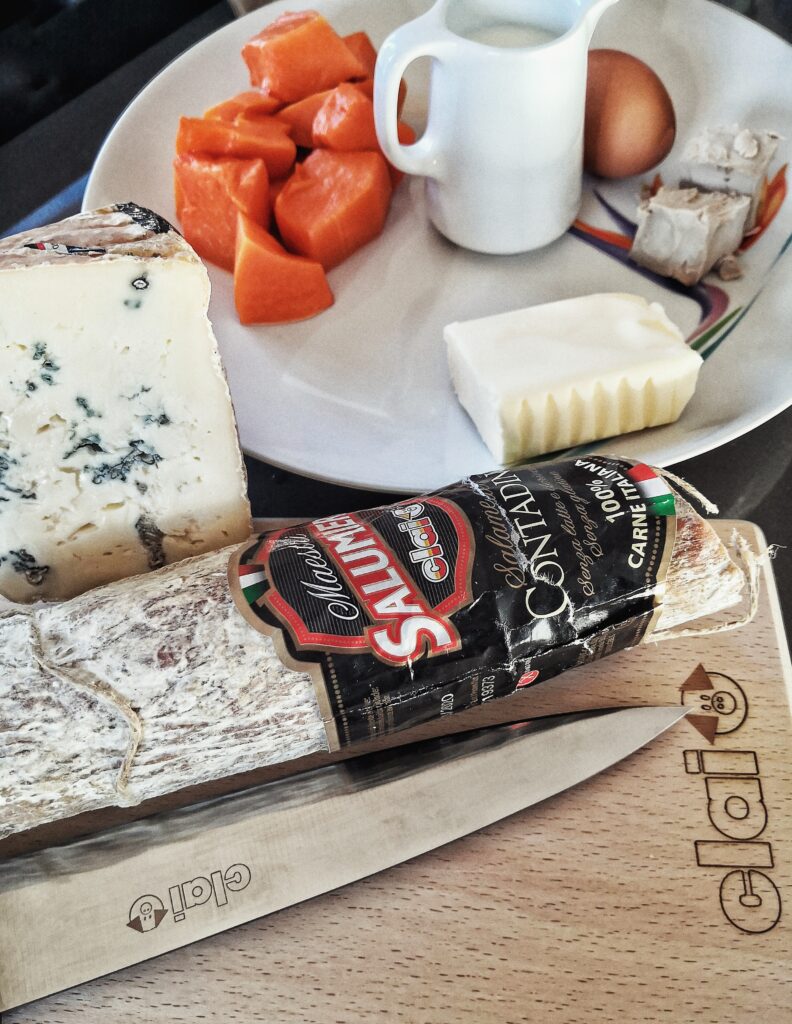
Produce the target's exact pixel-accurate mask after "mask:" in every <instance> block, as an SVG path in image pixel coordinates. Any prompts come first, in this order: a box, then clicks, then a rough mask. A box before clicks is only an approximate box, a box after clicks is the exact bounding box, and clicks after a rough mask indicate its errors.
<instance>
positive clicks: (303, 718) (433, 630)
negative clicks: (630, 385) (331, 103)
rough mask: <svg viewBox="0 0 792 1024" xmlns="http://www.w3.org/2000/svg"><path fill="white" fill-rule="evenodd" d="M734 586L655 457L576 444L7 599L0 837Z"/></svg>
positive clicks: (311, 743)
mask: <svg viewBox="0 0 792 1024" xmlns="http://www.w3.org/2000/svg"><path fill="white" fill-rule="evenodd" d="M744 584H745V580H744V576H743V573H742V571H741V570H740V569H739V568H738V567H737V566H736V565H735V564H734V563H733V562H732V561H731V559H730V558H729V555H728V553H727V551H726V549H725V548H724V546H723V544H722V543H721V542H720V540H719V539H718V537H717V535H716V534H715V532H714V531H713V530H712V528H711V527H710V526H709V524H708V523H707V522H706V521H704V520H703V519H702V518H701V517H700V516H699V515H698V514H697V513H696V512H695V511H694V510H693V509H692V508H691V506H690V505H689V504H688V502H687V501H685V500H684V499H683V498H682V497H681V496H680V495H679V494H678V493H675V491H674V490H672V489H671V488H670V487H669V486H668V485H667V484H666V483H665V481H664V480H663V478H662V475H661V474H660V473H659V471H652V470H650V469H649V468H648V467H642V466H640V465H635V464H633V463H630V462H626V461H625V460H615V459H606V458H604V457H601V456H590V457H587V458H580V459H573V460H567V461H564V462H559V463H549V464H548V463H546V464H540V465H539V466H534V467H526V468H524V469H520V470H504V471H502V472H499V473H489V474H483V475H482V476H479V477H473V478H469V479H467V480H465V481H461V482H460V483H458V484H456V485H454V486H453V487H450V488H445V489H443V490H442V491H440V492H437V493H435V494H433V495H428V496H424V497H421V498H417V499H407V500H405V501H402V502H399V503H397V504H396V505H393V506H389V507H387V508H382V509H374V510H368V511H366V512H362V513H357V514H354V515H349V516H334V517H326V518H325V519H323V520H318V521H316V522H315V523H312V524H308V525H307V526H304V527H294V528H291V529H289V530H285V531H278V532H277V533H273V534H267V535H262V536H261V537H259V538H255V539H252V540H251V541H250V542H248V543H247V544H246V545H245V546H244V547H243V548H241V549H239V548H238V547H231V548H226V549H223V550H220V551H215V552H211V553H208V554H203V555H199V556H197V557H195V558H191V559H188V560H185V561H182V562H179V563H176V564H174V565H170V566H166V567H165V568H162V569H159V570H156V571H154V572H150V573H148V574H145V575H142V576H137V577H133V578H130V579H126V580H121V581H119V582H115V583H111V584H108V585H107V586H104V587H101V588H99V589H97V590H94V591H90V592H88V593H86V594H83V595H81V596H79V597H76V598H73V599H72V600H70V601H67V602H63V603H59V604H44V603H42V604H37V605H16V604H12V603H9V602H5V603H2V604H0V764H2V771H0V838H2V837H4V836H7V835H10V834H12V833H15V832H19V831H22V830H25V829H29V828H32V827H34V826H37V825H40V824H44V823H46V822H49V821H54V820H57V819H60V818H65V817H69V816H71V815H75V814H78V813H82V812H85V811H89V810H94V809H98V808H101V807H107V806H111V805H121V806H123V805H132V804H136V803H139V802H141V801H143V800H146V799H149V798H151V797H155V796H159V795H162V794H166V793H170V792H173V791H175V790H177V789H180V788H182V787H185V786H192V785H196V784H199V783H202V782H208V781H210V780H212V779H219V778H225V777H228V776H232V775H236V774H238V773H242V772H246V771H249V770H252V769H255V768H259V767H262V766H265V765H271V764H276V763H281V762H286V761H289V760H291V759H294V758H299V757H302V756H304V755H307V754H310V753H313V752H318V751H322V750H327V749H332V748H333V747H338V746H346V745H353V744H354V743H356V742H357V741H358V740H362V739H366V738H371V737H375V736H377V735H379V734H381V733H383V732H388V731H395V730H397V729H405V728H408V727H410V726H411V725H414V724H418V723H420V722H424V721H427V720H429V719H431V718H433V717H437V716H440V715H444V714H448V713H453V712H455V711H458V710H463V709H464V708H466V707H470V706H472V705H475V704H477V703H481V702H483V701H484V700H488V699H493V698H497V697H499V696H504V695H508V694H509V693H514V692H515V690H516V689H518V688H521V687H525V686H526V685H539V684H541V682H542V681H543V680H544V679H546V678H550V677H551V676H552V675H555V674H557V673H558V672H560V671H563V670H565V669H566V668H569V667H572V666H574V665H580V664H584V663H585V662H586V661H590V660H592V659H594V658H598V657H602V656H604V655H606V654H609V653H611V652H612V651H616V650H619V649H621V648H624V647H627V646H632V645H634V644H636V643H640V642H644V641H646V640H648V639H650V638H651V639H659V638H661V637H662V636H663V635H665V634H666V633H667V632H668V631H669V630H672V629H674V628H676V627H679V626H680V625H682V624H685V623H688V622H690V621H691V620H694V619H697V618H698V617H700V616H703V615H709V614H711V613H713V612H716V611H719V610H720V609H723V608H726V607H729V606H731V605H733V604H735V603H737V602H738V601H739V600H740V598H741V595H742V592H743V589H744Z"/></svg>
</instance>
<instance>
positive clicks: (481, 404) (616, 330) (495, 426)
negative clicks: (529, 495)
mask: <svg viewBox="0 0 792 1024" xmlns="http://www.w3.org/2000/svg"><path fill="white" fill-rule="evenodd" d="M445 340H446V343H447V349H448V362H449V367H450V370H451V378H452V380H453V383H454V387H455V389H456V392H457V395H458V396H459V400H460V402H461V403H462V405H463V406H464V408H465V409H466V410H467V412H468V414H469V415H470V418H471V419H472V420H473V422H474V423H475V425H476V427H477V428H478V431H479V433H480V434H481V436H482V438H483V439H484V442H485V443H486V445H487V447H488V448H489V449H490V451H491V452H492V454H493V456H494V457H495V459H496V460H497V461H498V462H500V463H510V462H516V461H517V460H519V459H524V458H528V457H530V456H534V455H543V454H545V453H546V452H553V451H558V450H560V449H562V448H569V447H572V446H573V445H578V444H584V443H586V442H588V441H596V440H600V439H601V438H606V437H613V436H615V435H616V434H624V433H627V432H629V431H632V430H642V429H643V428H644V427H654V426H658V425H659V424H661V423H671V422H673V421H674V420H676V419H678V418H679V416H680V415H681V413H682V410H683V409H684V408H685V406H686V405H687V403H688V401H689V399H690V397H691V396H692V394H693V391H694V389H695V386H696V379H697V377H698V372H699V368H700V367H701V357H700V356H699V355H697V353H695V352H693V351H692V350H691V349H689V348H688V346H687V345H686V344H685V341H684V338H683V337H682V334H681V332H680V331H679V329H678V328H677V327H676V326H675V325H674V324H673V323H672V322H671V321H670V320H669V318H668V317H667V316H666V314H665V312H664V311H663V308H662V307H661V306H660V305H659V304H658V303H656V302H652V303H649V302H647V301H646V300H645V299H642V298H640V297H639V296H637V295H623V294H602V295H588V296H584V297H581V298H576V299H565V300H563V301H561V302H550V303H547V304H545V305H541V306H531V307H529V308H527V309H519V310H515V311H514V312H511V313H501V314H498V315H496V316H490V317H484V318H482V319H480V320H468V321H466V322H464V323H453V324H449V325H448V326H447V327H446V328H445Z"/></svg>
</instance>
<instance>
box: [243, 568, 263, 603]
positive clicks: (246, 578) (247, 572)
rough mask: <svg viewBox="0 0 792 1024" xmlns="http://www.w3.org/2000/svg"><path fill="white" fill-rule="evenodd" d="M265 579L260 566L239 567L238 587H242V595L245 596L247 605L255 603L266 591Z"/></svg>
mask: <svg viewBox="0 0 792 1024" xmlns="http://www.w3.org/2000/svg"><path fill="white" fill-rule="evenodd" d="M266 579H267V574H266V573H265V572H264V571H263V570H262V568H261V566H260V565H255V564H253V565H240V566H239V585H240V587H242V593H243V594H244V595H245V600H246V601H247V603H248V604H253V602H254V601H257V600H258V599H259V598H260V597H261V595H262V594H263V593H264V591H265V590H266V589H267V588H266V586H265V583H266Z"/></svg>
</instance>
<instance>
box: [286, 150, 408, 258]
mask: <svg viewBox="0 0 792 1024" xmlns="http://www.w3.org/2000/svg"><path fill="white" fill-rule="evenodd" d="M391 191H392V186H391V180H390V175H389V174H388V165H387V163H386V162H385V158H384V157H383V156H382V155H381V154H380V153H376V152H355V153H339V152H335V151H332V150H328V149H317V150H314V152H313V153H311V155H310V156H309V157H308V158H307V159H306V160H304V161H303V163H301V164H298V165H297V167H296V168H295V170H294V174H292V176H291V178H290V179H289V181H288V182H287V184H286V185H285V186H284V188H283V191H282V192H281V193H280V195H279V196H278V198H277V200H276V201H275V220H276V222H277V225H278V228H279V230H280V234H281V238H282V239H283V241H284V244H285V245H286V246H287V247H288V248H289V249H291V250H293V251H294V252H297V253H300V254H301V255H303V256H308V257H310V258H311V259H315V260H318V261H319V263H321V264H322V266H323V267H324V268H325V270H329V269H330V268H331V267H335V266H337V265H338V264H339V263H341V261H342V260H344V259H346V258H347V256H349V255H351V254H352V253H353V252H355V250H356V249H359V248H360V247H361V246H363V245H365V244H366V243H367V242H370V241H371V240H372V239H373V238H376V236H377V235H379V233H380V232H381V231H382V229H383V227H384V225H385V218H386V217H387V214H388V207H389V205H390V197H391Z"/></svg>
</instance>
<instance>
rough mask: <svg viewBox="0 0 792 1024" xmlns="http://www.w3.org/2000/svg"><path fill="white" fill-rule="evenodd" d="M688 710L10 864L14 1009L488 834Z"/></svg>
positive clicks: (623, 717) (262, 798)
mask: <svg viewBox="0 0 792 1024" xmlns="http://www.w3.org/2000/svg"><path fill="white" fill-rule="evenodd" d="M684 714H685V709H684V708H681V707H642V708H620V709H616V710H607V711H599V712H588V713H582V714H573V715H559V716H554V717H549V718H542V719H537V720H534V721H531V722H525V723H518V724H515V725H506V726H496V727H494V728H490V729H483V730H478V731H476V732H473V733H463V734H459V735H456V736H450V737H444V738H442V739H437V740H429V741H425V742H423V743H420V744H415V745H414V746H412V747H401V748H398V749H396V750H389V751H385V752H383V753H378V754H369V755H366V756H365V757H361V758H358V759H355V760H352V761H346V762H343V763H341V764H335V765H330V766H327V767H323V768H318V769H315V770H314V771H311V772H306V773H304V774H302V775H299V776H293V777H291V778H286V779H280V780H278V781H276V782H270V783H266V784H264V785H262V786H258V787H256V788H255V789H252V790H248V791H246V792H243V793H240V794H236V795H232V796H225V797H221V798H218V799H216V800H211V801H207V802H206V803H204V804H199V805H197V806H194V807H190V808H187V809H184V810H181V811H176V812H173V813H170V814H163V815H158V816H155V817H152V818H149V819H144V820H143V821H139V822H135V823H133V824H131V825H127V826H123V827H121V828H117V829H113V830H110V831H108V832H106V833H102V834H99V835H97V836H92V837H89V838H85V839H81V840H77V841H75V842H72V843H69V844H67V845H65V846H60V847H55V848H51V849H47V850H42V851H39V852H37V853H33V854H29V855H27V856H23V857H19V858H17V859H15V860H12V861H9V862H7V863H5V864H4V865H3V867H2V875H1V876H0V1011H2V1010H7V1009H10V1008H11V1007H14V1006H18V1005H20V1004H22V1003H25V1002H29V1001H30V1000H33V999H37V998H40V997H42V996H44V995H48V994H50V993H53V992H57V991H59V990H61V989H63V988H67V987H70V986H72V985H76V984H79V983H80V982H83V981H87V980H89V979H91V978H96V977H99V976H101V975H103V974H107V973H109V972H111V971H114V970H117V969H119V968H121V967H126V966H129V965H131V964H134V963H138V962H140V961H141V960H146V959H148V958H150V957H152V956H157V955H159V954H161V953H164V952H167V951H168V950H171V949H176V948H178V947H180V946H183V945H186V944H188V943H190V942H194V941H197V940H198V939H202V938H205V937H207V936H209V935H212V934H215V933H216V932H218V931H223V930H225V929H227V928H231V927H234V926H235V925H237V924H241V923H243V922H245V921H249V920H252V919H253V918H256V917H260V916H263V915H265V914H269V913H273V912H274V911H276V910H280V909H283V908H284V907H288V906H291V905H293V904H295V903H299V902H302V901H303V900H306V899H310V898H311V897H313V896H318V895H320V894H321V893H324V892H329V891H330V890H332V889H336V888H338V887H339V886H342V885H346V884H348V883H350V882H353V881H356V880H357V879H360V878H363V877H365V876H367V875H370V874H373V873H375V872H378V871H382V870H384V869H385V868H388V867H391V866H393V865H395V864H398V863H401V862H403V861H405V860H409V859H410V858H412V857H415V856H418V855H419V854H422V853H425V852H427V851H428V850H431V849H435V848H436V847H438V846H442V845H444V844H446V843H449V842H451V841H453V840H454V839H458V838H460V837H461V836H464V835H467V834H469V833H471V832H474V831H477V830H478V829H481V828H484V827H486V826H487V825H490V824H492V823H493V822H495V821H497V820H499V819H500V818H504V817H507V816H508V815H510V814H513V813H515V812H517V811H519V810H522V809H524V808H526V807H530V806H531V805H533V804H535V803H538V802H539V801H541V800H544V799H546V798H548V797H550V796H553V795H554V794H557V793H560V792H561V791H562V790H564V789H567V788H569V787H570V786H574V785H576V784H577V783H579V782H582V781H583V780H585V779H587V778H590V777H591V776H592V775H595V774H597V773H598V772H600V771H602V770H604V769H605V768H608V767H610V766H611V765H613V764H615V763H616V762H617V761H620V760H622V759H623V758H624V757H627V756H628V755H629V754H631V753H634V752H635V751H636V750H638V749H639V748H640V747H642V746H644V745H645V744H646V743H648V742H649V741H651V740H652V739H654V738H655V737H656V736H658V735H659V734H660V733H662V732H664V731H665V730H666V729H668V728H669V727H670V726H671V725H673V724H674V723H675V722H676V721H678V720H679V719H680V718H681V717H682V716H683V715H684ZM77 922H79V925H78V924H77ZM77 934H79V941H75V939H76V936H77Z"/></svg>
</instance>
